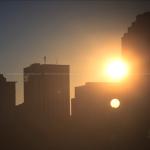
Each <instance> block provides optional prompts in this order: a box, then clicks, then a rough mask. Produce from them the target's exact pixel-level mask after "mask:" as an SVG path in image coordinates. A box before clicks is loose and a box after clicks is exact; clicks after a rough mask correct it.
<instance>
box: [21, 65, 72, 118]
mask: <svg viewBox="0 0 150 150" xmlns="http://www.w3.org/2000/svg"><path fill="white" fill-rule="evenodd" d="M69 88H70V86H69V66H68V65H50V64H38V63H37V64H32V65H31V66H29V67H26V68H24V105H25V109H26V111H27V112H28V113H29V115H30V116H31V115H33V116H35V117H36V116H37V115H38V116H37V118H40V117H41V118H45V119H47V120H59V119H60V120H61V119H62V120H63V119H66V118H67V117H69V112H70V111H69V109H70V108H69V107H70V90H69Z"/></svg>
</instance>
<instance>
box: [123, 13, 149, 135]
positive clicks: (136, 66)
mask: <svg viewBox="0 0 150 150" xmlns="http://www.w3.org/2000/svg"><path fill="white" fill-rule="evenodd" d="M122 56H123V58H124V59H125V60H126V61H127V62H128V63H129V65H130V73H131V74H130V78H129V84H130V86H133V88H134V89H135V92H134V93H133V95H134V99H131V100H132V101H133V100H136V101H137V102H138V103H140V105H139V106H138V107H137V106H134V107H135V108H136V109H137V111H136V114H137V116H138V117H141V120H142V121H140V124H141V128H140V129H139V130H143V134H144V135H145V138H146V135H148V133H149V129H150V116H149V113H150V110H149V106H150V93H149V89H150V12H146V13H143V14H140V15H138V16H137V17H136V20H135V21H134V22H133V23H132V25H131V26H130V27H129V28H128V32H127V33H125V34H124V36H123V37H122ZM137 89H138V90H137ZM144 132H145V133H144ZM141 137H142V136H141ZM147 137H148V136H147Z"/></svg>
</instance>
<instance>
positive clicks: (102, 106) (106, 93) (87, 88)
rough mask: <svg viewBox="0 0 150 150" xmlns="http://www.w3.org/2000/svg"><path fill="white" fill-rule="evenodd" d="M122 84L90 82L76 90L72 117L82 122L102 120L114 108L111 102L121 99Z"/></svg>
mask: <svg viewBox="0 0 150 150" xmlns="http://www.w3.org/2000/svg"><path fill="white" fill-rule="evenodd" d="M119 87H120V83H109V82H107V83H104V82H89V83H86V84H85V85H83V86H79V87H76V88H75V98H74V99H72V117H73V118H74V117H77V118H82V120H83V119H84V120H89V119H93V121H94V120H96V119H98V120H101V119H102V118H101V117H102V116H104V113H105V114H106V115H109V114H107V113H108V112H109V111H110V110H111V109H112V108H111V106H110V101H111V100H112V99H113V98H118V99H120V96H121V91H120V90H119V89H120V88H119Z"/></svg>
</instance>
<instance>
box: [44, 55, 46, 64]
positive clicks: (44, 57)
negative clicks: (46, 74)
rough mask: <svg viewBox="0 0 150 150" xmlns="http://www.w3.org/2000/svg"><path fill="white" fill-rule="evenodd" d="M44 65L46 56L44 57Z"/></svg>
mask: <svg viewBox="0 0 150 150" xmlns="http://www.w3.org/2000/svg"><path fill="white" fill-rule="evenodd" d="M44 64H46V56H44Z"/></svg>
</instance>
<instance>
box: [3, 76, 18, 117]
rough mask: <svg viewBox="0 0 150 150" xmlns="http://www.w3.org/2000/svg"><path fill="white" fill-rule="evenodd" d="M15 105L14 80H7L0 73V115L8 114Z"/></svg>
mask: <svg viewBox="0 0 150 150" xmlns="http://www.w3.org/2000/svg"><path fill="white" fill-rule="evenodd" d="M15 105H16V89H15V82H8V81H7V80H6V78H5V77H4V76H3V75H2V74H0V117H6V116H7V115H10V113H12V112H13V111H14V109H15Z"/></svg>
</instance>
